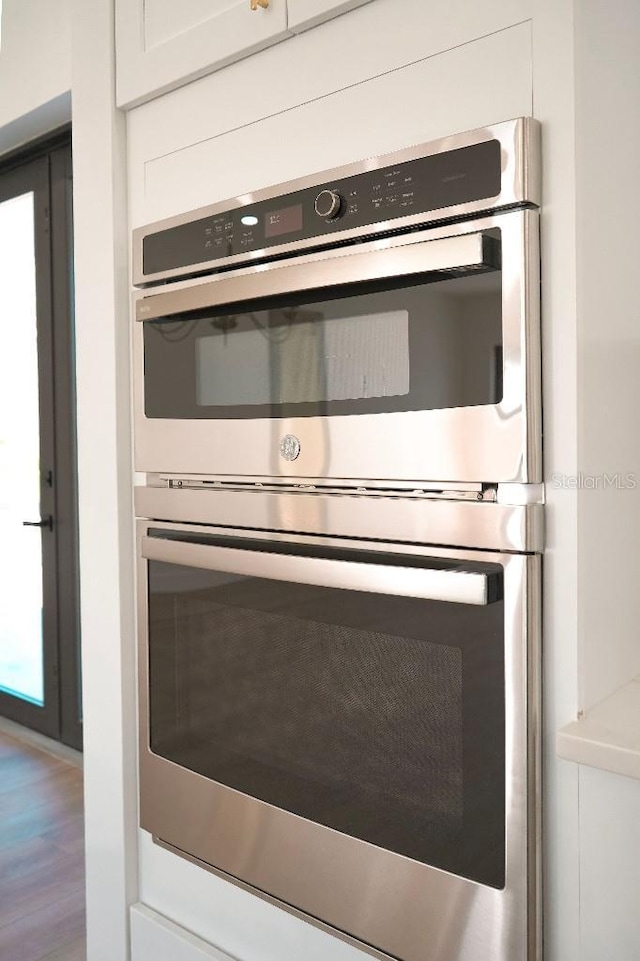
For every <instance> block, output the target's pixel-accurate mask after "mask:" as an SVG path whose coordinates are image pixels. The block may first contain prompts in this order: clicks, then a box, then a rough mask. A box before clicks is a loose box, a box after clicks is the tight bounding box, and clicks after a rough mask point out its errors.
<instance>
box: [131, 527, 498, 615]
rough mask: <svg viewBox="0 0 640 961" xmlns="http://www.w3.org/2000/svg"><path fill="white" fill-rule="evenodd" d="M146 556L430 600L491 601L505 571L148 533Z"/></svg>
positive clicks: (204, 567)
mask: <svg viewBox="0 0 640 961" xmlns="http://www.w3.org/2000/svg"><path fill="white" fill-rule="evenodd" d="M142 556H143V557H146V558H147V559H148V560H153V561H164V562H165V563H168V564H181V565H185V566H187V567H199V568H203V569H205V570H213V571H221V572H225V573H230V574H240V575H243V576H245V577H263V578H266V579H267V580H276V581H290V582H292V583H296V584H311V585H314V586H317V587H332V588H339V589H342V590H349V591H367V592H369V593H373V594H390V595H396V596H401V597H419V598H422V599H423V600H430V601H453V602H456V603H458V604H478V605H487V604H491V603H493V602H494V601H497V600H500V598H501V596H502V575H501V573H500V572H498V571H496V572H495V573H482V572H479V571H473V570H465V568H464V566H462V565H461V566H460V567H455V568H454V569H453V570H451V569H450V570H442V569H439V568H438V567H437V566H435V564H437V563H438V562H434V567H433V568H429V567H396V566H395V565H393V566H387V565H384V564H377V563H376V564H371V563H365V562H358V561H341V560H332V559H328V558H323V557H301V556H299V555H291V554H272V553H269V552H268V551H251V550H240V549H238V548H233V547H216V546H210V545H207V544H193V543H188V542H185V541H173V540H163V539H162V538H155V537H143V538H142Z"/></svg>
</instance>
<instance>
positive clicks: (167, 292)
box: [133, 119, 542, 961]
mask: <svg viewBox="0 0 640 961" xmlns="http://www.w3.org/2000/svg"><path fill="white" fill-rule="evenodd" d="M539 193H540V184H539V162H538V128H537V126H536V124H535V123H534V122H533V121H531V120H524V119H520V120H516V121H510V122H508V123H503V124H499V125H496V126H495V127H488V128H485V129H482V130H476V131H473V132H471V133H467V134H464V135H459V136H456V137H451V138H449V139H447V140H442V141H438V142H435V143H431V144H427V145H422V146H420V147H415V148H410V149H408V150H404V151H402V152H400V153H398V154H394V155H389V156H385V157H380V158H376V159H373V160H367V161H364V162H362V163H359V164H354V165H351V166H349V167H346V168H342V169H340V170H334V171H331V172H328V173H325V174H322V175H318V176H315V177H310V178H306V179H305V180H302V181H297V182H295V183H290V184H287V185H283V186H279V187H277V188H273V189H268V190H263V191H260V192H259V193H256V194H251V195H246V196H243V197H241V198H238V199H236V200H234V201H230V202H228V203H226V204H218V205H216V206H214V207H210V208H205V209H202V210H199V211H196V212H194V213H191V214H188V215H185V216H182V217H177V218H174V219H173V220H171V221H166V222H162V223H158V224H153V225H151V226H149V227H146V228H143V229H140V230H138V231H136V232H135V233H134V238H133V243H134V248H133V255H134V282H135V283H136V284H137V285H139V286H141V287H144V289H143V290H141V292H140V293H139V294H138V295H137V297H136V301H135V314H136V318H135V324H134V359H135V373H134V395H135V447H136V468H137V470H139V471H141V472H144V473H145V474H146V475H147V476H146V480H147V483H146V485H145V486H141V487H138V488H137V489H136V509H137V514H138V517H139V518H140V520H139V523H138V551H139V576H138V589H139V641H140V659H139V685H140V817H141V825H142V827H143V828H146V829H147V830H149V831H150V832H151V833H152V834H153V835H154V836H155V837H156V839H157V840H158V841H159V842H161V843H163V844H165V845H168V846H170V847H171V848H172V849H174V850H176V851H178V852H180V853H182V854H184V855H185V856H187V857H190V858H192V859H196V860H197V861H198V862H199V863H202V864H203V865H205V866H207V867H209V868H210V869H212V870H215V871H217V872H219V873H222V874H223V875H224V876H226V877H229V878H230V879H231V880H233V881H235V882H236V883H239V884H242V885H245V886H248V887H250V888H251V890H254V891H255V892H256V893H258V894H261V895H262V896H264V897H267V898H269V899H271V900H273V901H275V902H276V903H278V904H280V905H282V906H284V907H286V908H287V909H289V910H292V911H295V912H298V913H301V914H302V915H303V916H304V917H307V918H308V919H310V920H312V921H313V922H314V923H316V924H320V925H322V926H325V927H327V928H328V929H329V930H331V931H333V932H334V933H336V934H338V935H340V936H342V937H344V938H347V939H349V940H353V941H354V942H355V943H358V944H360V945H361V946H363V947H365V948H366V949H367V950H369V951H370V952H371V953H373V954H374V955H376V956H378V957H392V958H399V959H402V961H534V959H537V958H538V956H539V951H540V941H539V923H540V917H539V910H538V901H539V873H540V872H539V843H538V841H539V839H538V823H539V811H538V803H537V802H538V798H537V788H538V734H539V718H538V696H539V692H538V682H539V678H538V660H539V630H540V617H539V607H540V552H541V549H542V516H541V511H542V507H541V504H540V503H539V499H540V498H539V491H540V486H539V485H540V482H541V423H540V420H541V419H540V346H539V254H538V206H539V200H540V196H539Z"/></svg>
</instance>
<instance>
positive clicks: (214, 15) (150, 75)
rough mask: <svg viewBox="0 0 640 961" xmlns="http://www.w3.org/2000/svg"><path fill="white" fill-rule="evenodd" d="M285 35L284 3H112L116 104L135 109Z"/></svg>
mask: <svg viewBox="0 0 640 961" xmlns="http://www.w3.org/2000/svg"><path fill="white" fill-rule="evenodd" d="M294 2H298V0H294ZM286 36H290V32H289V31H288V30H287V0H268V3H267V5H266V6H262V5H261V3H260V0H116V86H117V91H116V93H117V103H118V106H119V107H133V106H136V105H137V104H139V103H142V102H143V101H144V100H149V99H151V98H152V97H155V96H158V94H161V93H165V92H166V91H167V90H171V89H173V88H174V87H177V86H179V85H180V84H182V83H185V82H187V81H189V80H195V79H196V78H197V77H202V76H204V75H205V74H207V73H211V72H212V71H213V70H217V69H219V68H220V67H224V66H226V65H227V64H229V63H232V62H233V61H234V60H240V59H241V58H242V57H246V56H248V55H249V54H251V53H256V52H257V51H258V50H262V49H263V48H264V47H268V46H270V45H271V44H272V43H276V42H277V41H278V40H282V39H283V38H284V37H286Z"/></svg>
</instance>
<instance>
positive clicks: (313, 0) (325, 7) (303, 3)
mask: <svg viewBox="0 0 640 961" xmlns="http://www.w3.org/2000/svg"><path fill="white" fill-rule="evenodd" d="M370 2H371V0H289V29H290V30H293V32H294V33H302V31H303V30H308V29H309V28H310V27H317V26H318V24H319V23H323V22H324V21H325V20H330V19H331V17H337V16H339V15H340V14H341V13H347V12H348V11H349V10H355V8H356V7H362V6H364V4H365V3H370Z"/></svg>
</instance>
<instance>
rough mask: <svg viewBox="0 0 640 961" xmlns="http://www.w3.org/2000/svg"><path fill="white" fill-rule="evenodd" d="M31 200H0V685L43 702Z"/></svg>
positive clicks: (26, 196) (29, 195)
mask: <svg viewBox="0 0 640 961" xmlns="http://www.w3.org/2000/svg"><path fill="white" fill-rule="evenodd" d="M33 201H34V198H33V194H32V193H26V194H22V195H21V196H19V197H15V198H13V199H11V200H7V201H5V202H4V203H2V204H0V333H1V338H2V350H0V543H1V544H2V550H1V551H0V688H2V689H3V690H5V691H9V692H11V693H12V694H16V695H18V696H19V697H22V698H24V699H25V700H28V701H32V702H35V703H36V704H42V703H43V661H42V544H41V532H40V530H39V529H38V528H35V527H24V526H23V521H25V520H30V521H37V520H38V519H39V517H40V418H39V393H38V342H37V327H36V276H35V240H34V213H33V211H34V204H33Z"/></svg>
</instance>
